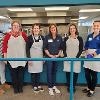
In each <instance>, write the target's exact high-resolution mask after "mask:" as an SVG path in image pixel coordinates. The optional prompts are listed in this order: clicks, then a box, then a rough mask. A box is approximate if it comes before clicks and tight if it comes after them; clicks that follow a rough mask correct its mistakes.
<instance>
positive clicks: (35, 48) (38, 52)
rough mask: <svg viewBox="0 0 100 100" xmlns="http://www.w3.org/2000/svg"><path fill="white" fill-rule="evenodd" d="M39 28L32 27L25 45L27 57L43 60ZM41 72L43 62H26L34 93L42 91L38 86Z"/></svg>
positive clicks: (41, 38)
mask: <svg viewBox="0 0 100 100" xmlns="http://www.w3.org/2000/svg"><path fill="white" fill-rule="evenodd" d="M39 32H40V26H39V25H38V24H33V25H32V34H31V35H30V36H29V37H28V42H27V44H26V53H27V57H29V58H30V57H31V58H43V36H41V35H39ZM42 71H43V61H28V72H29V73H31V80H32V87H33V90H34V92H36V93H38V92H39V91H43V88H42V87H41V86H40V82H39V81H40V73H41V72H42Z"/></svg>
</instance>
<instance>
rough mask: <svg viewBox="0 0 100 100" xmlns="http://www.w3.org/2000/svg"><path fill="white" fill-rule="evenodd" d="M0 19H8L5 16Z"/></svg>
mask: <svg viewBox="0 0 100 100" xmlns="http://www.w3.org/2000/svg"><path fill="white" fill-rule="evenodd" d="M0 19H8V18H7V17H5V16H0Z"/></svg>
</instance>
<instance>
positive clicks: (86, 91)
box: [82, 89, 90, 93]
mask: <svg viewBox="0 0 100 100" xmlns="http://www.w3.org/2000/svg"><path fill="white" fill-rule="evenodd" d="M82 92H83V93H89V92H90V90H87V89H83V90H82Z"/></svg>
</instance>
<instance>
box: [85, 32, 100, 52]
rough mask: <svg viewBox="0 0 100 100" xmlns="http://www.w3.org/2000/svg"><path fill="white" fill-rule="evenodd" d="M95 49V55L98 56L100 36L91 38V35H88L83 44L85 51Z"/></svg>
mask: <svg viewBox="0 0 100 100" xmlns="http://www.w3.org/2000/svg"><path fill="white" fill-rule="evenodd" d="M87 49H96V53H97V54H100V34H98V35H97V36H96V37H94V38H93V33H92V34H90V35H88V37H87V41H86V43H85V50H87Z"/></svg>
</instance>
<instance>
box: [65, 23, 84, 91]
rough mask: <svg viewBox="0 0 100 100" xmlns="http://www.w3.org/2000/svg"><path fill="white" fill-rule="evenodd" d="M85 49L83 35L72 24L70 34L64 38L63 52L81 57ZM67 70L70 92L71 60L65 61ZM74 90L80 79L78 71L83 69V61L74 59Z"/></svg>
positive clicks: (70, 55) (68, 55)
mask: <svg viewBox="0 0 100 100" xmlns="http://www.w3.org/2000/svg"><path fill="white" fill-rule="evenodd" d="M82 51H83V39H82V37H80V36H78V31H77V27H76V25H75V24H71V25H70V26H69V36H68V37H65V38H64V43H63V52H64V57H67V58H79V57H80V55H81V53H82ZM63 70H64V71H65V72H66V79H67V86H68V87H67V91H68V92H69V87H70V70H71V62H70V61H64V69H63ZM73 71H74V75H73V82H74V83H73V90H74V92H75V85H76V82H77V79H78V73H80V71H81V63H80V61H74V66H73Z"/></svg>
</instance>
